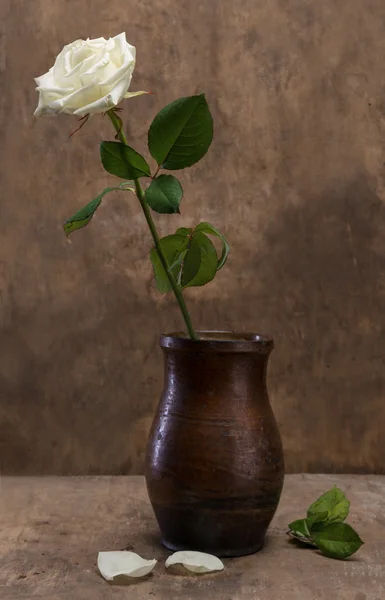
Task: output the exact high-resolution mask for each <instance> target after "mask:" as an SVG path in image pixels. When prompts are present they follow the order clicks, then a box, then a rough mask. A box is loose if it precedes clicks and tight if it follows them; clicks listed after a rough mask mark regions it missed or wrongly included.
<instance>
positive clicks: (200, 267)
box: [182, 231, 218, 288]
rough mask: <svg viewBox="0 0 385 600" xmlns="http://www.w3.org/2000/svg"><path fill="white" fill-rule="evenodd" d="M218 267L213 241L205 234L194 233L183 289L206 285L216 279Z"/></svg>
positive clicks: (184, 266) (183, 276) (186, 262)
mask: <svg viewBox="0 0 385 600" xmlns="http://www.w3.org/2000/svg"><path fill="white" fill-rule="evenodd" d="M217 265H218V255H217V252H216V250H215V247H214V244H213V243H212V241H211V240H210V239H209V238H208V237H207V236H206V235H205V234H204V233H202V232H200V231H194V233H193V234H192V237H191V239H190V244H189V249H188V252H187V254H186V256H185V259H184V263H183V273H182V287H184V288H185V287H192V286H200V285H205V284H206V283H208V282H209V281H211V280H212V279H214V277H215V273H216V272H217Z"/></svg>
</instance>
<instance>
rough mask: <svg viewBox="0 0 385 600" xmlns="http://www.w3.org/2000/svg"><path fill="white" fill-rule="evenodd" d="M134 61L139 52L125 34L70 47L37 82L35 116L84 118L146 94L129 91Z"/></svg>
mask: <svg viewBox="0 0 385 600" xmlns="http://www.w3.org/2000/svg"><path fill="white" fill-rule="evenodd" d="M135 60H136V49H135V47H134V46H131V44H129V43H128V42H127V40H126V34H125V33H120V34H119V35H116V36H115V37H113V38H110V39H108V40H105V39H104V38H97V39H94V40H90V39H87V40H75V41H74V42H72V43H71V44H67V45H66V46H64V48H63V50H62V51H61V52H60V54H59V56H58V57H57V58H56V60H55V64H54V66H53V67H51V69H49V71H48V73H45V74H44V75H41V76H40V77H37V78H36V79H35V81H36V84H37V88H36V90H37V91H38V92H39V104H38V107H37V108H36V110H35V113H34V114H35V116H36V117H41V116H56V115H58V114H60V113H67V114H70V115H76V116H78V117H83V116H85V115H87V114H96V113H103V112H106V111H107V110H109V109H110V108H113V107H114V106H117V105H118V104H119V102H120V101H121V100H122V99H123V98H131V97H133V96H139V95H140V94H146V93H147V92H128V89H129V87H130V84H131V78H132V73H133V71H134V68H135Z"/></svg>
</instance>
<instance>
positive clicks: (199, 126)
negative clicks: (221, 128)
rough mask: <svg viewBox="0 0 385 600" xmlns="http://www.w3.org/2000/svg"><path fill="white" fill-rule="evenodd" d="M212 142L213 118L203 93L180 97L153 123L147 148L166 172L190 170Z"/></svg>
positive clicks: (159, 114)
mask: <svg viewBox="0 0 385 600" xmlns="http://www.w3.org/2000/svg"><path fill="white" fill-rule="evenodd" d="M212 139H213V119H212V116H211V113H210V110H209V107H208V105H207V102H206V98H205V96H204V94H200V95H198V96H190V97H188V98H180V99H179V100H175V101H174V102H171V104H168V105H167V106H166V107H165V108H163V109H162V110H161V111H160V112H159V113H158V114H157V115H156V117H155V119H154V120H153V122H152V123H151V126H150V129H149V132H148V147H149V150H150V153H151V156H152V157H153V158H155V160H156V161H157V163H158V165H159V166H161V167H162V168H164V169H169V170H177V169H184V168H185V167H191V165H194V164H195V163H196V162H198V161H199V160H200V159H201V158H202V156H204V155H205V154H206V152H207V150H208V149H209V147H210V144H211V142H212Z"/></svg>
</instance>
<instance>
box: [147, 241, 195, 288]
mask: <svg viewBox="0 0 385 600" xmlns="http://www.w3.org/2000/svg"><path fill="white" fill-rule="evenodd" d="M160 244H161V247H162V249H163V252H164V254H165V256H166V259H167V264H168V265H169V270H170V271H171V273H172V274H173V275H174V277H175V279H176V280H177V281H178V278H179V273H180V270H181V262H182V261H183V258H184V256H185V255H186V251H187V248H188V238H187V236H185V235H181V234H177V233H174V234H173V235H168V236H166V237H164V238H162V239H161V240H160ZM150 259H151V263H152V267H153V269H154V275H155V281H156V285H157V287H158V290H159V291H160V292H161V293H162V294H165V293H167V292H170V291H171V290H172V287H171V284H170V282H169V280H168V277H167V274H166V272H165V270H164V268H163V265H162V262H161V260H160V258H159V256H158V253H157V251H156V250H155V248H153V249H152V250H151V252H150Z"/></svg>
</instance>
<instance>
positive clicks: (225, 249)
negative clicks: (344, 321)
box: [195, 223, 230, 271]
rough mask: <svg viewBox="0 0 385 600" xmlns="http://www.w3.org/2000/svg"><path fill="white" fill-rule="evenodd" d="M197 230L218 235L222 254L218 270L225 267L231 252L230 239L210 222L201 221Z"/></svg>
mask: <svg viewBox="0 0 385 600" xmlns="http://www.w3.org/2000/svg"><path fill="white" fill-rule="evenodd" d="M195 231H202V233H208V234H209V235H215V236H216V237H218V238H219V239H220V240H221V242H222V254H221V257H220V259H219V261H218V266H217V271H219V269H221V268H222V267H223V265H224V264H225V262H226V260H227V257H228V255H229V252H230V245H229V243H228V241H227V240H226V238H225V236H224V235H222V234H221V232H220V231H218V229H216V228H215V227H214V226H213V225H211V224H210V223H199V225H198V226H197V227H196V228H195Z"/></svg>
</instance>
